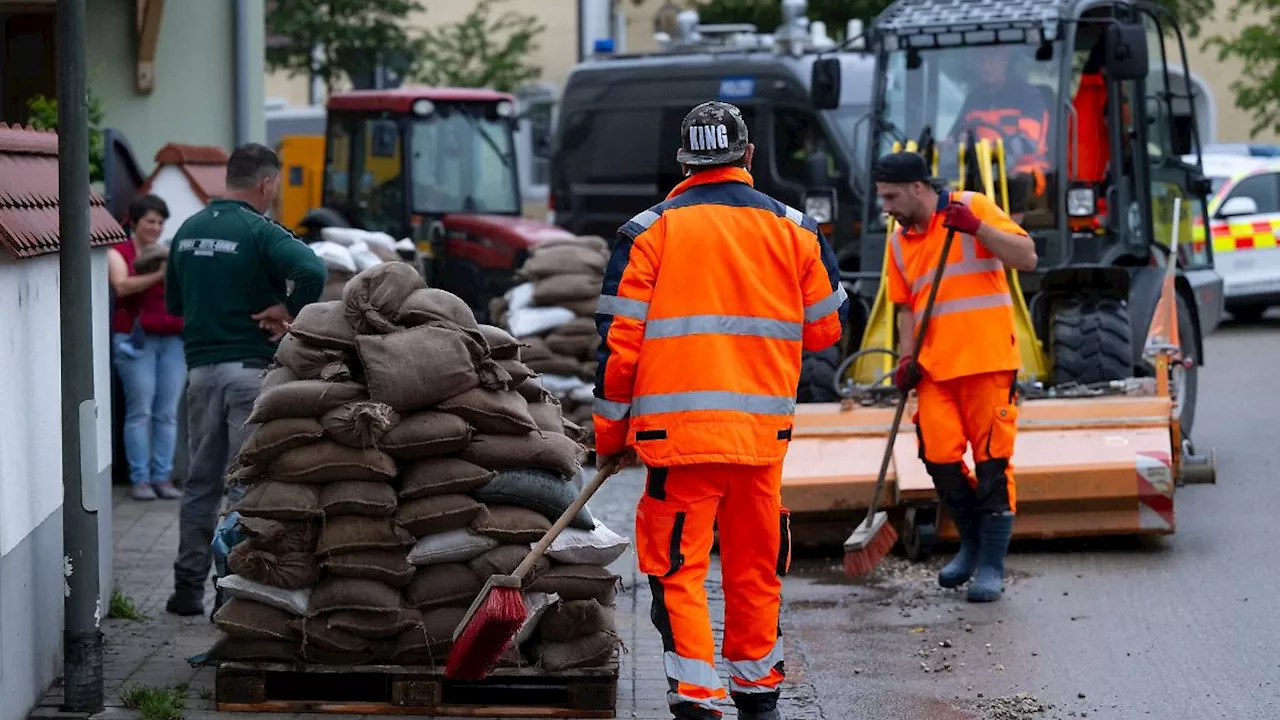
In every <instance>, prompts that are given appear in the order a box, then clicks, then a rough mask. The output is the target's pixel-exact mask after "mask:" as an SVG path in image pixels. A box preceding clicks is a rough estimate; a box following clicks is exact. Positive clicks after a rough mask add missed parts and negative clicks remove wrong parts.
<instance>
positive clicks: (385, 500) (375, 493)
mask: <svg viewBox="0 0 1280 720" xmlns="http://www.w3.org/2000/svg"><path fill="white" fill-rule="evenodd" d="M320 509H321V510H323V511H324V514H325V516H326V517H329V518H333V517H338V516H339V515H364V516H366V517H391V516H392V515H394V514H395V512H396V491H395V489H394V488H392V487H391V486H390V485H388V484H387V483H385V482H364V481H360V480H339V481H337V482H331V483H327V484H325V485H324V486H323V487H321V488H320Z"/></svg>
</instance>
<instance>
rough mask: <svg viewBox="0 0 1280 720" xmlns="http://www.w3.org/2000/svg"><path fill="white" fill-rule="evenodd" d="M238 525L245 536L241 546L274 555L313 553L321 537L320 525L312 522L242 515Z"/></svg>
mask: <svg viewBox="0 0 1280 720" xmlns="http://www.w3.org/2000/svg"><path fill="white" fill-rule="evenodd" d="M238 525H239V527H240V531H241V532H243V533H244V536H245V540H244V542H243V543H241V545H247V546H250V547H252V548H254V549H256V550H266V551H267V552H272V553H290V552H312V551H314V550H315V549H316V540H317V539H318V538H319V537H320V528H319V526H318V524H317V523H315V522H311V521H294V522H286V521H282V520H271V519H267V518H262V517H252V516H245V515H244V514H243V513H241V517H240V520H239V523H238ZM237 547H239V546H237Z"/></svg>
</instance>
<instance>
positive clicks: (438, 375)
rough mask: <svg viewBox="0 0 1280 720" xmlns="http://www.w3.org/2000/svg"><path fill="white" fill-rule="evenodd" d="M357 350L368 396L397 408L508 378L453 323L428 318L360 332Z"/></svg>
mask: <svg viewBox="0 0 1280 720" xmlns="http://www.w3.org/2000/svg"><path fill="white" fill-rule="evenodd" d="M356 349H357V350H358V351H359V353H360V362H361V364H362V365H363V367H364V371H365V376H366V379H367V381H368V386H369V397H370V398H372V399H374V400H376V401H378V402H381V403H386V404H387V405H390V406H391V407H393V408H395V409H396V410H398V411H400V412H401V413H410V412H413V411H415V410H421V409H423V408H428V407H431V406H433V405H435V404H437V403H439V402H440V401H441V400H444V399H445V398H447V397H449V396H451V395H456V394H458V393H459V392H464V391H466V390H470V389H471V388H473V387H477V386H480V387H484V388H487V389H489V390H497V389H500V388H502V387H505V385H506V383H508V382H510V380H511V376H510V375H508V374H507V372H506V371H505V370H503V369H502V368H501V367H500V366H498V365H497V364H496V363H495V362H494V361H493V360H492V359H489V358H488V357H486V355H487V350H486V348H485V347H484V346H483V345H481V344H480V343H479V342H477V341H476V340H475V338H473V337H471V336H470V335H467V334H465V333H463V332H462V331H461V330H459V329H458V328H456V326H449V325H444V324H441V323H433V324H429V325H420V326H418V327H415V328H413V329H410V330H402V331H400V332H398V333H394V334H392V335H361V336H359V337H357V338H356Z"/></svg>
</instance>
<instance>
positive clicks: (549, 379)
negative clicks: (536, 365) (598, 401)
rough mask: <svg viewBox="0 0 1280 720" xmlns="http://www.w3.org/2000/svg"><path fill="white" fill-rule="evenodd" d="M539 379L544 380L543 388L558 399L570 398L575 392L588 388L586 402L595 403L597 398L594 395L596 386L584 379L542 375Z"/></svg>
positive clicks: (569, 376)
mask: <svg viewBox="0 0 1280 720" xmlns="http://www.w3.org/2000/svg"><path fill="white" fill-rule="evenodd" d="M539 377H540V378H541V379H542V387H544V388H546V390H547V392H549V393H551V394H552V395H555V396H556V397H569V396H570V395H572V394H573V393H574V392H575V391H579V390H582V389H583V388H586V390H587V395H588V397H587V400H586V402H594V401H595V400H594V398H595V396H594V395H593V394H592V393H593V392H594V388H595V386H594V385H589V384H587V382H586V381H585V380H583V379H582V378H577V377H573V376H571V375H540V376H539Z"/></svg>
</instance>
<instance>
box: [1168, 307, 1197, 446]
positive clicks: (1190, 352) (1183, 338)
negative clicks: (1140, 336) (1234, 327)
mask: <svg viewBox="0 0 1280 720" xmlns="http://www.w3.org/2000/svg"><path fill="white" fill-rule="evenodd" d="M1195 332H1196V325H1195V323H1194V322H1192V321H1191V308H1189V307H1187V301H1186V300H1184V299H1183V298H1182V295H1180V294H1179V295H1178V344H1179V345H1180V346H1181V347H1182V359H1183V360H1184V361H1187V360H1189V361H1191V362H1190V365H1191V367H1186V366H1185V365H1184V366H1182V367H1177V368H1174V369H1173V372H1172V373H1171V374H1172V377H1171V378H1170V382H1169V384H1170V385H1172V386H1173V388H1174V390H1175V392H1176V393H1177V398H1176V399H1175V400H1174V412H1175V413H1176V414H1178V415H1179V421H1180V422H1181V424H1182V437H1184V438H1189V437H1191V428H1192V426H1193V425H1195V421H1196V389H1197V387H1198V386H1199V384H1200V383H1199V372H1197V371H1198V370H1199V364H1200V358H1199V357H1197V356H1196V336H1195Z"/></svg>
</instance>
